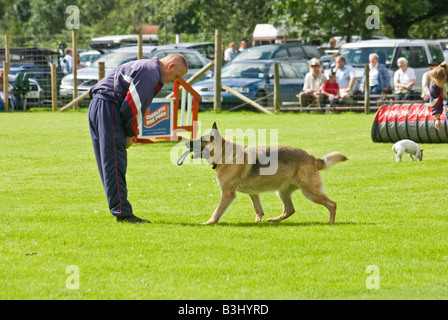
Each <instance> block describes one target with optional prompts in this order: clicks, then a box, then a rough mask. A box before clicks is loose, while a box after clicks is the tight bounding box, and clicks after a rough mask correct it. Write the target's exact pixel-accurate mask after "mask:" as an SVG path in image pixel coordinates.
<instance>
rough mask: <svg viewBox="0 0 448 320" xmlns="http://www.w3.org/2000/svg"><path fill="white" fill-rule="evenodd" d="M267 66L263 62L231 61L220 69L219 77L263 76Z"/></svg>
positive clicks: (256, 77) (255, 77)
mask: <svg viewBox="0 0 448 320" xmlns="http://www.w3.org/2000/svg"><path fill="white" fill-rule="evenodd" d="M266 71H267V67H266V65H265V64H264V63H232V64H228V65H227V66H226V67H224V68H223V69H222V72H221V78H253V79H261V78H264V76H265V74H266Z"/></svg>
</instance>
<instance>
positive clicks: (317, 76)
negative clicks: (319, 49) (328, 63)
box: [298, 58, 327, 108]
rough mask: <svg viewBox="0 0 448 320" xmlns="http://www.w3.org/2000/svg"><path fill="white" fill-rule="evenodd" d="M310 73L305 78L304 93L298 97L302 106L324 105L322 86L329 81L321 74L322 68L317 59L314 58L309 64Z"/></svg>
mask: <svg viewBox="0 0 448 320" xmlns="http://www.w3.org/2000/svg"><path fill="white" fill-rule="evenodd" d="M308 66H309V68H310V72H308V73H307V74H306V76H305V80H304V84H303V91H302V92H301V93H300V94H299V95H298V97H299V101H300V106H301V107H302V108H305V107H307V106H308V105H309V104H312V103H315V102H317V103H318V104H319V105H320V104H321V103H323V99H324V96H323V95H321V94H320V90H321V88H322V84H323V83H324V82H325V81H326V80H327V78H326V77H325V75H324V74H323V73H322V72H321V66H320V63H319V60H318V59H317V58H312V59H311V60H310V63H309V65H308Z"/></svg>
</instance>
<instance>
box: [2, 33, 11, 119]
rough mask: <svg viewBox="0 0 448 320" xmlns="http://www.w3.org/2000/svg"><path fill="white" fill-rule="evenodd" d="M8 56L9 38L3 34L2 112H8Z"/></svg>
mask: <svg viewBox="0 0 448 320" xmlns="http://www.w3.org/2000/svg"><path fill="white" fill-rule="evenodd" d="M9 57H10V54H9V36H8V35H7V34H5V62H6V64H5V62H3V79H4V80H3V88H2V89H3V92H4V96H5V99H4V101H3V110H5V111H9V96H8V89H9V79H8V75H9V64H10V60H9V59H10V58H9Z"/></svg>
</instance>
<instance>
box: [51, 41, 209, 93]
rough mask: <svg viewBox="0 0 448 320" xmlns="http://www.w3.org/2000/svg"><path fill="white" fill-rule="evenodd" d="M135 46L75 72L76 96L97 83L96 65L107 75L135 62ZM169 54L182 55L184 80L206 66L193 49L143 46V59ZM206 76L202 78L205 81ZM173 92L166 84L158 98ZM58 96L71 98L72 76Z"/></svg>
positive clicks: (117, 51) (169, 85)
mask: <svg viewBox="0 0 448 320" xmlns="http://www.w3.org/2000/svg"><path fill="white" fill-rule="evenodd" d="M137 52H138V47H137V46H129V47H122V48H119V49H114V50H111V51H109V52H108V53H106V54H104V55H102V56H101V57H100V58H99V59H97V60H95V61H94V62H93V63H92V65H91V66H90V67H88V68H82V69H79V70H78V71H77V77H78V95H81V94H83V93H85V92H86V91H88V90H89V89H90V88H91V87H92V86H93V85H95V84H96V83H97V82H98V63H99V62H104V64H105V69H106V70H105V73H106V75H107V74H109V73H110V72H111V71H112V70H113V69H114V68H116V67H118V66H120V65H122V64H124V63H126V62H129V61H132V60H137ZM169 54H182V55H183V56H184V57H185V59H186V60H187V63H188V73H187V74H186V75H185V76H184V77H183V78H184V79H188V78H190V77H191V76H192V75H194V74H195V73H196V72H198V71H199V70H200V69H202V68H203V67H204V66H205V65H206V64H207V60H206V59H205V58H204V57H203V56H202V55H201V54H200V53H199V52H198V51H197V50H194V49H187V48H182V47H176V46H172V45H166V46H158V47H155V46H144V47H143V58H144V59H150V58H153V57H157V58H159V59H161V58H163V57H165V56H167V55H169ZM205 77H206V75H204V76H203V79H205ZM172 91H173V84H172V83H167V84H165V85H164V86H163V88H162V90H161V93H159V95H160V96H166V95H168V94H170V93H171V92H172ZM59 94H60V96H61V97H66V98H67V97H72V96H73V74H69V75H66V76H65V77H64V78H63V79H62V82H61V86H60V91H59Z"/></svg>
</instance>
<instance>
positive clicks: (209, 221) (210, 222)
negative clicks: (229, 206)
mask: <svg viewBox="0 0 448 320" xmlns="http://www.w3.org/2000/svg"><path fill="white" fill-rule="evenodd" d="M216 222H218V221H214V220H212V219H210V220H208V221H207V222H204V223H203V225H207V224H215V223H216Z"/></svg>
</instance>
